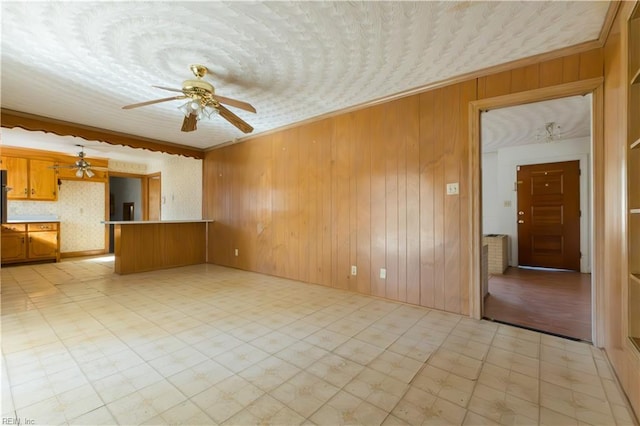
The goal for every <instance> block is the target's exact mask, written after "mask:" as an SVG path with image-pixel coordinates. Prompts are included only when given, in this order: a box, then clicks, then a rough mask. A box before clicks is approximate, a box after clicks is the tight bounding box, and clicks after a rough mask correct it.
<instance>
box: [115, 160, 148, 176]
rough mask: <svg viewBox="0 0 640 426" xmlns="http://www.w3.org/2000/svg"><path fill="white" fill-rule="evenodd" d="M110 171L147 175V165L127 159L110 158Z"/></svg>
mask: <svg viewBox="0 0 640 426" xmlns="http://www.w3.org/2000/svg"><path fill="white" fill-rule="evenodd" d="M109 171H110V172H121V173H134V174H139V175H146V174H147V165H146V164H138V163H129V162H127V161H119V160H109Z"/></svg>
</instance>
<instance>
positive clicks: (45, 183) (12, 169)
mask: <svg viewBox="0 0 640 426" xmlns="http://www.w3.org/2000/svg"><path fill="white" fill-rule="evenodd" d="M54 165H55V162H54V161H53V160H44V159H29V158H22V157H11V156H2V168H3V169H5V170H7V186H8V187H10V188H12V189H11V191H9V193H8V194H7V198H8V199H10V200H33V201H55V200H57V199H58V191H57V188H56V187H57V176H56V170H55V169H54V168H53V166H54Z"/></svg>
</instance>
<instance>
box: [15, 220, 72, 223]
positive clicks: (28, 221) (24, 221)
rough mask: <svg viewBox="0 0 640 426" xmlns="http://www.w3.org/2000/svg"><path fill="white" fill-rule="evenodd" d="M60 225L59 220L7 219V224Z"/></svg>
mask: <svg viewBox="0 0 640 426" xmlns="http://www.w3.org/2000/svg"><path fill="white" fill-rule="evenodd" d="M52 222H53V223H60V219H8V220H7V223H52Z"/></svg>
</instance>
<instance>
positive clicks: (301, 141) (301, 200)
mask: <svg viewBox="0 0 640 426" xmlns="http://www.w3.org/2000/svg"><path fill="white" fill-rule="evenodd" d="M305 130H306V128H305V129H302V128H300V129H298V144H297V145H298V159H297V161H296V164H297V165H298V182H297V183H296V184H295V185H294V186H296V187H297V189H298V213H299V217H298V223H299V226H298V264H299V267H298V280H300V281H304V282H309V276H310V272H309V253H310V250H309V244H308V241H309V235H310V229H309V228H310V224H309V219H310V215H311V208H312V207H311V202H312V201H311V198H313V196H312V194H311V193H310V191H309V185H310V179H311V177H310V169H309V167H308V166H307V165H308V164H309V163H310V160H311V158H310V153H311V141H310V140H309V138H308V135H307V134H305V133H304V131H305Z"/></svg>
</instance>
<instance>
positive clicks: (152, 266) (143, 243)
mask: <svg viewBox="0 0 640 426" xmlns="http://www.w3.org/2000/svg"><path fill="white" fill-rule="evenodd" d="M211 222H213V221H212V220H162V221H105V222H103V223H104V224H106V225H114V254H115V263H114V272H115V273H117V274H131V273H134V272H144V271H154V270H157V269H166V268H174V267H177V266H186V265H196V264H199V263H205V262H206V247H207V233H208V232H207V231H208V227H209V223H211Z"/></svg>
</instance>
